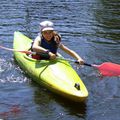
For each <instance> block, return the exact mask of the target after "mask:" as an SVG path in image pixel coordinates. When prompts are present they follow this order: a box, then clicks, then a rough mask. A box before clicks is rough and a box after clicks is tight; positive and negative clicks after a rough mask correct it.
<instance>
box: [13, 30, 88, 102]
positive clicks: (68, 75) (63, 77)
mask: <svg viewBox="0 0 120 120" xmlns="http://www.w3.org/2000/svg"><path fill="white" fill-rule="evenodd" d="M31 43H32V40H31V39H30V38H28V37H27V36H25V35H24V34H22V33H21V32H19V31H15V32H14V42H13V48H14V49H15V50H25V51H28V50H29V49H30V47H31ZM14 58H15V59H16V61H17V63H18V65H19V66H20V67H21V68H22V69H23V70H24V71H25V72H26V73H27V74H28V75H29V76H30V77H31V78H32V80H34V81H36V82H37V83H38V84H40V85H42V86H44V87H45V88H47V89H48V90H50V91H51V92H54V93H56V94H58V95H60V96H61V97H64V98H67V99H69V100H72V101H75V102H83V101H85V100H86V99H87V97H88V91H87V88H86V86H85V85H84V83H83V81H82V80H81V79H80V77H79V75H78V74H77V72H76V71H75V70H74V69H73V67H72V66H71V65H70V63H69V62H68V61H66V60H64V59H59V58H58V59H56V60H36V59H33V58H31V57H30V56H29V55H26V54H25V53H21V52H17V51H14Z"/></svg>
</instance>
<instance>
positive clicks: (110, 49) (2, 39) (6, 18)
mask: <svg viewBox="0 0 120 120" xmlns="http://www.w3.org/2000/svg"><path fill="white" fill-rule="evenodd" d="M119 11H120V3H119V1H115V0H109V1H105V0H87V1H86V0H74V1H73V0H70V1H67V0H60V1H55V0H53V1H51V0H34V1H33V0H22V1H16V0H15V1H10V0H6V1H4V0H1V4H0V13H1V15H0V16H1V17H0V44H1V45H3V46H5V47H9V48H12V47H13V33H14V31H18V30H19V31H21V32H23V33H24V34H26V35H27V36H28V37H30V38H32V39H34V38H35V36H36V35H37V33H38V32H39V22H40V21H42V20H46V19H50V20H52V21H53V22H54V23H55V29H56V30H58V31H59V32H60V34H61V35H62V42H63V43H64V44H65V45H67V46H68V47H69V48H71V49H73V50H75V51H76V52H78V53H79V54H80V55H81V57H83V58H84V59H85V61H86V62H88V63H96V64H100V63H102V62H105V61H111V62H115V63H118V64H119V63H120V59H119V51H120V44H119V43H120V34H119V32H120V30H119V28H120V25H119V23H120V17H119V14H120V13H119ZM0 51H1V52H0V88H1V90H0V93H1V97H0V101H3V102H0V103H3V104H6V105H3V104H0V108H1V110H3V111H1V113H2V112H9V110H11V109H10V108H11V107H12V106H14V105H20V106H19V108H20V110H21V112H20V114H19V115H16V117H15V116H14V115H13V114H12V116H10V118H9V119H12V117H13V118H15V119H17V118H18V119H20V120H25V119H29V120H31V119H32V120H33V119H38V118H41V119H48V118H49V119H53V120H56V119H58V120H59V119H62V120H67V119H68V120H69V119H71V120H85V119H87V120H95V119H97V120H108V119H109V120H114V119H116V120H119V117H120V115H119V111H120V107H119V106H120V102H119V99H120V93H119V90H120V84H119V79H120V78H117V77H113V78H103V79H102V80H101V79H100V78H99V77H98V76H97V75H96V71H95V70H94V69H93V68H89V67H87V66H84V67H83V68H81V69H79V70H78V71H77V72H78V74H79V75H80V76H81V78H82V80H83V82H84V83H85V85H86V87H87V88H88V91H89V98H88V101H87V102H86V104H85V105H81V104H78V105H74V103H69V102H67V101H66V100H64V99H62V98H61V97H56V95H53V94H52V93H51V92H48V91H46V89H44V88H40V89H39V86H37V85H36V84H35V85H31V84H32V83H31V79H30V78H29V77H28V76H26V74H24V72H23V71H22V70H21V69H20V68H19V67H18V66H17V64H16V63H15V62H14V60H13V54H12V52H9V51H5V50H1V49H0ZM60 52H61V51H60ZM63 55H64V56H66V57H69V56H67V55H66V54H65V53H63ZM72 65H73V66H74V64H72ZM12 102H14V103H15V104H12V105H11V106H9V105H10V103H12ZM0 117H1V116H0Z"/></svg>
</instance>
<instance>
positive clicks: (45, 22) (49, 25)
mask: <svg viewBox="0 0 120 120" xmlns="http://www.w3.org/2000/svg"><path fill="white" fill-rule="evenodd" d="M40 26H41V27H53V22H51V21H43V22H41V23H40Z"/></svg>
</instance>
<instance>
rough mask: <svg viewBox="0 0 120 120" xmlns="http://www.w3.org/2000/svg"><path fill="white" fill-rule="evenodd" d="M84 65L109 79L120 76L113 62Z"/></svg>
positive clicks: (34, 53)
mask: <svg viewBox="0 0 120 120" xmlns="http://www.w3.org/2000/svg"><path fill="white" fill-rule="evenodd" d="M0 48H2V49H5V50H9V51H15V52H21V53H26V54H33V55H36V54H37V53H36V52H31V51H25V50H15V49H11V48H6V47H3V46H0ZM58 59H62V60H67V61H71V62H74V63H77V64H79V63H78V62H77V61H75V60H72V59H67V58H59V57H58ZM84 65H86V66H89V67H94V68H96V69H97V70H98V71H99V72H100V74H101V75H102V76H109V77H112V76H120V65H119V64H115V63H111V62H104V63H102V64H101V65H95V64H88V63H84Z"/></svg>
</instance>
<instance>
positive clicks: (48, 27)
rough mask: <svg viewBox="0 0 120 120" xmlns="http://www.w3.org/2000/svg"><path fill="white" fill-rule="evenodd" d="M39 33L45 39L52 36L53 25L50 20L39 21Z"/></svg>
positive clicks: (49, 38)
mask: <svg viewBox="0 0 120 120" xmlns="http://www.w3.org/2000/svg"><path fill="white" fill-rule="evenodd" d="M40 28H41V33H42V35H43V37H44V38H45V39H46V40H51V39H52V37H53V31H54V25H53V22H51V21H43V22H41V23H40Z"/></svg>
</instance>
